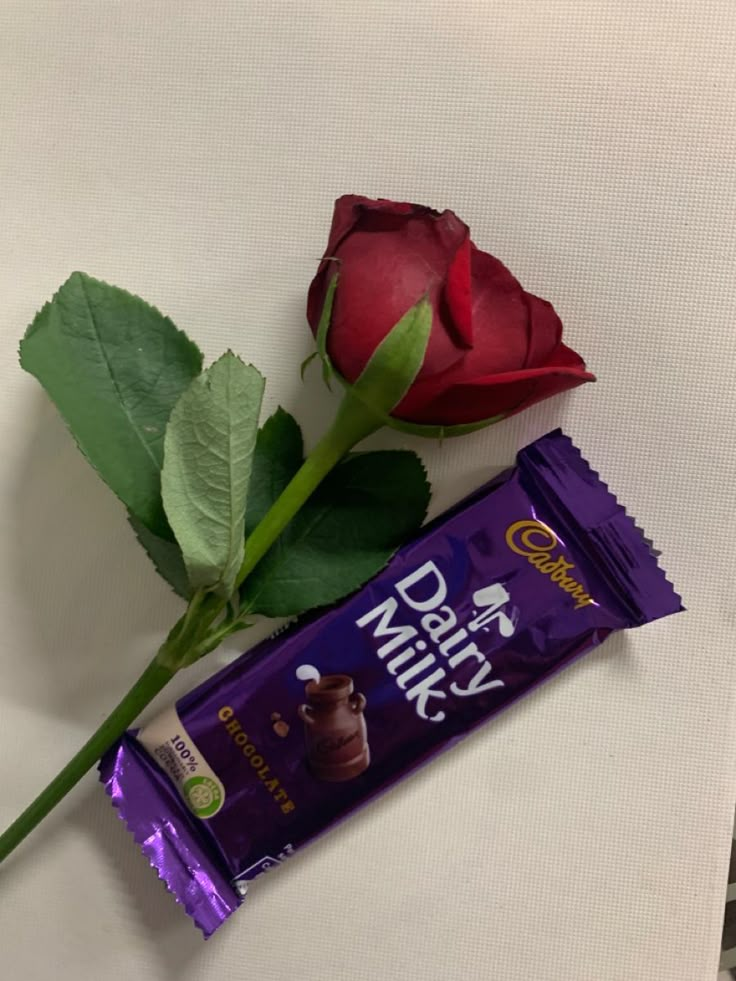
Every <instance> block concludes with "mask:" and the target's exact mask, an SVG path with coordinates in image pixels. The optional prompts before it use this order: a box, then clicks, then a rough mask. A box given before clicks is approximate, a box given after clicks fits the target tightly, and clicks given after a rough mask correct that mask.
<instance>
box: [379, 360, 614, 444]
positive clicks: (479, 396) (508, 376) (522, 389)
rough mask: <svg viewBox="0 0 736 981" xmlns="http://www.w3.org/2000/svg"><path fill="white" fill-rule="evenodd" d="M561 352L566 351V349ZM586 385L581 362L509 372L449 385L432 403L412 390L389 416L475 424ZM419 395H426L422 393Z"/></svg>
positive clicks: (588, 377)
mask: <svg viewBox="0 0 736 981" xmlns="http://www.w3.org/2000/svg"><path fill="white" fill-rule="evenodd" d="M563 346H564V345H561V347H563ZM565 350H566V351H569V348H566V349H565ZM570 353H572V354H574V352H570ZM575 357H576V358H577V355H575ZM587 381H595V376H594V375H592V374H590V372H588V371H585V368H584V366H583V363H582V361H580V362H579V364H575V365H569V366H568V365H563V364H559V365H549V366H546V367H543V368H528V369H523V370H521V371H509V372H505V373H503V374H499V375H491V376H489V377H487V378H476V379H474V380H473V381H472V382H463V383H460V384H457V385H453V386H452V387H450V388H447V389H445V390H444V391H443V392H441V393H440V394H437V395H436V396H435V397H434V398H432V399H427V398H426V397H425V398H423V399H422V398H421V397H420V398H417V397H416V396H417V393H416V392H415V391H414V390H412V392H410V393H409V395H408V396H407V397H406V398H405V399H403V400H402V402H401V403H400V404H399V405H398V406H397V407H396V410H395V411H394V413H392V414H393V415H395V416H396V418H397V419H405V420H406V421H407V422H418V423H425V424H427V425H434V426H437V425H447V426H449V425H457V424H460V423H469V422H478V421H480V420H482V419H488V418H491V417H492V416H495V415H499V414H502V415H513V414H514V413H516V412H521V410H522V409H525V408H527V407H528V406H530V405H533V404H534V403H535V402H540V401H542V399H546V398H549V397H550V396H552V395H557V394H558V393H559V392H564V391H567V390H568V389H570V388H575V387H576V386H577V385H582V384H583V383H584V382H587ZM422 394H424V395H426V392H425V393H422Z"/></svg>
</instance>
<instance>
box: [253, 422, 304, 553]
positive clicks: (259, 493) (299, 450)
mask: <svg viewBox="0 0 736 981" xmlns="http://www.w3.org/2000/svg"><path fill="white" fill-rule="evenodd" d="M303 461H304V447H303V443H302V432H301V429H300V428H299V424H298V422H297V421H296V419H295V418H294V417H293V416H292V415H289V413H288V412H285V411H284V410H283V409H281V408H278V409H277V410H276V412H274V414H273V415H272V416H271V417H270V418H268V419H267V420H266V422H265V423H264V424H263V426H262V427H261V430H260V432H259V433H258V438H257V440H256V449H255V453H254V454H253V470H252V473H251V478H250V487H249V488H248V507H247V510H246V513H245V534H246V537H247V536H248V535H249V534H250V533H251V531H253V529H254V528H255V526H256V525H257V524H258V523H259V522H260V520H261V518H262V517H263V516H264V514H265V513H266V511H268V509H269V508H270V507H271V505H272V504H273V502H274V501H275V500H276V498H277V497H278V496H279V495H280V494H281V491H282V490H283V489H284V488H285V487H286V485H287V484H288V483H289V481H290V480H291V478H292V477H293V476H294V474H295V473H296V472H297V470H298V469H299V467H300V466H301V465H302V463H303Z"/></svg>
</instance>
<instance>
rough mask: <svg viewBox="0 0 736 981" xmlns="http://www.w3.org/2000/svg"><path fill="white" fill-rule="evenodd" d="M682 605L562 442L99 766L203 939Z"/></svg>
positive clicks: (535, 452)
mask: <svg viewBox="0 0 736 981" xmlns="http://www.w3.org/2000/svg"><path fill="white" fill-rule="evenodd" d="M679 609H681V606H680V600H679V597H678V596H677V595H676V593H675V591H674V590H673V588H672V586H671V585H670V583H669V582H668V581H667V579H666V578H665V575H664V573H663V571H662V570H661V569H660V568H659V566H658V565H657V561H656V559H655V557H654V555H653V554H652V551H651V549H650V546H649V543H648V542H647V541H646V540H645V539H644V537H643V535H642V533H641V531H640V530H639V529H638V528H637V527H636V525H635V524H634V522H633V521H632V519H631V518H630V517H629V516H628V515H627V514H626V512H625V511H624V509H623V507H622V506H621V505H620V504H619V503H618V502H617V500H616V498H615V497H614V496H613V495H612V494H611V493H610V492H609V491H608V489H607V487H606V486H605V484H603V483H602V481H601V480H600V478H599V477H598V475H597V474H596V473H595V472H594V471H593V470H591V468H590V467H589V466H588V464H587V463H586V462H585V460H583V458H582V457H581V455H580V453H579V451H578V450H577V449H576V448H575V447H574V445H573V444H572V442H571V441H570V440H569V439H568V437H566V436H564V435H563V434H562V433H561V432H560V431H559V430H558V431H556V432H553V433H550V434H549V435H547V436H545V437H543V438H542V439H539V440H537V441H536V442H534V443H532V444H531V445H530V446H528V447H526V448H525V449H524V450H522V451H521V452H520V453H519V455H518V458H517V464H516V466H515V467H514V468H512V469H510V470H508V471H506V472H505V473H503V474H501V475H500V476H499V477H497V478H495V479H494V480H493V481H491V483H489V484H488V485H487V486H485V487H483V488H481V490H479V491H477V492H476V493H475V494H474V495H472V496H471V497H470V498H469V499H468V500H466V501H464V502H463V503H462V504H460V505H458V506H457V507H456V508H454V509H453V510H452V511H450V512H449V513H448V514H446V515H443V516H442V517H441V518H439V519H437V520H436V521H434V522H433V523H432V524H430V525H428V526H427V527H426V528H425V529H424V530H423V532H422V534H421V535H420V536H419V537H418V538H417V539H416V540H415V541H413V542H411V543H410V544H408V545H406V546H405V547H403V548H402V549H401V550H400V551H399V552H398V553H397V554H396V555H395V557H394V558H393V560H392V561H391V562H390V563H389V565H388V566H387V567H386V568H385V569H384V571H383V572H381V573H380V574H379V575H378V576H376V578H375V579H373V580H372V581H371V582H370V583H368V584H367V585H366V586H364V587H363V588H362V589H361V590H360V591H359V592H358V593H356V594H354V595H353V596H352V597H351V598H350V599H348V600H346V601H345V602H343V603H341V604H340V605H339V606H337V607H335V608H334V609H330V610H328V611H327V612H322V613H320V614H319V615H316V616H313V617H312V618H311V619H310V620H309V621H308V622H305V623H301V624H298V625H296V626H294V627H293V628H291V629H290V630H289V631H288V632H285V633H283V634H281V635H280V636H276V637H274V638H272V639H270V640H267V641H265V642H264V643H262V644H260V645H258V646H257V647H256V648H254V649H253V650H252V651H249V652H248V653H246V654H244V655H243V656H242V657H241V658H239V659H238V660H237V661H235V662H234V663H233V664H231V665H230V666H228V667H227V668H225V669H224V670H222V671H220V672H219V673H217V674H216V675H214V676H213V677H212V678H210V679H209V680H208V681H206V682H205V683H204V684H202V685H200V686H199V687H198V688H196V689H195V690H194V691H192V692H190V693H189V694H188V695H186V696H185V697H184V698H182V699H180V700H179V701H178V702H177V703H176V705H175V706H173V707H172V708H171V709H169V710H168V711H166V712H164V713H162V715H160V716H159V717H158V718H157V719H154V720H153V722H151V723H150V724H149V725H147V726H145V727H144V728H143V729H142V730H140V731H139V732H137V733H129V734H126V736H125V737H124V738H123V739H122V740H121V742H120V743H119V744H117V745H116V746H114V747H113V748H112V749H111V750H110V751H109V752H108V753H107V755H106V756H105V758H104V759H103V761H102V764H101V768H100V769H101V774H102V779H103V781H104V783H105V786H106V789H107V791H108V793H109V795H110V797H111V798H112V801H113V803H114V805H115V806H116V807H117V808H118V812H119V815H120V816H121V818H123V819H124V820H125V822H126V823H127V826H128V828H129V830H130V831H131V832H132V834H133V836H134V838H135V840H136V842H137V843H138V844H139V845H140V847H141V850H142V851H143V852H144V853H145V855H146V856H147V858H148V859H149V861H150V862H151V864H152V865H153V866H154V868H155V869H156V870H157V872H158V874H159V876H160V877H161V878H162V879H163V880H164V882H165V883H166V885H167V886H168V888H169V889H170V890H171V892H172V893H173V894H174V896H175V898H176V899H177V900H178V901H179V902H180V903H182V904H183V906H184V907H185V909H186V911H187V912H188V913H189V915H190V916H191V917H192V918H193V919H194V921H195V922H196V923H197V925H198V926H199V927H200V929H201V930H202V931H203V933H204V934H205V936H209V935H210V934H212V933H213V932H214V930H216V929H217V927H218V926H220V924H221V923H222V922H223V921H224V920H225V919H226V918H227V917H228V916H229V915H230V914H231V913H232V912H233V911H234V910H235V909H236V908H237V907H238V906H239V905H240V904H241V903H242V901H243V897H244V895H245V892H246V890H247V883H248V882H249V881H250V880H252V879H254V878H256V877H258V876H259V875H262V874H263V873H264V872H266V871H268V870H269V869H272V868H274V867H276V866H278V865H279V864H281V863H282V862H284V861H285V860H286V859H287V858H288V857H289V856H290V855H292V854H293V853H294V852H295V851H297V850H298V849H299V848H301V847H302V846H303V845H305V844H307V843H308V842H309V841H310V840H312V839H314V838H315V837H316V836H317V835H319V834H321V833H323V832H324V831H325V830H327V829H328V828H330V827H331V826H332V825H334V824H335V823H336V822H338V821H339V820H341V819H342V818H344V817H346V816H347V815H349V814H351V813H352V812H353V811H355V810H356V809H357V808H358V807H360V806H361V805H363V804H365V803H367V802H368V801H370V800H371V799H373V798H375V797H376V796H377V795H378V794H380V793H381V792H382V791H384V790H386V789H387V788H388V787H390V786H391V785H393V784H394V783H396V782H397V781H398V780H400V779H401V778H402V777H404V776H406V775H407V774H408V773H410V772H411V771H412V770H414V769H416V768H417V767H418V766H420V765H421V764H423V763H424V762H426V761H427V760H429V759H430V758H431V757H433V756H434V755H436V754H437V753H440V752H442V751H444V750H446V749H449V748H450V747H451V746H453V745H454V744H455V743H456V742H457V741H458V740H460V739H462V738H463V737H464V736H466V735H467V734H468V733H469V732H470V731H472V730H473V729H475V728H476V727H477V726H479V725H481V724H482V723H484V722H486V721H488V720H489V719H491V718H493V717H494V716H495V715H496V714H498V713H499V712H500V711H501V710H502V709H504V708H506V707H507V706H508V705H510V704H511V703H512V702H514V701H515V700H516V699H518V698H520V697H521V696H522V695H524V694H526V693H527V692H528V691H530V690H531V689H532V688H534V687H535V686H537V685H539V684H541V683H542V682H543V681H545V680H546V679H547V678H549V677H550V676H551V675H553V674H555V673H556V672H557V671H559V670H560V669H561V668H563V667H564V666H565V665H567V664H569V663H570V662H571V661H573V660H575V659H576V658H578V657H580V656H581V655H582V654H584V653H586V652H587V651H589V650H591V649H592V648H593V647H595V646H596V645H598V644H600V643H601V642H602V641H603V640H604V639H605V638H606V637H607V636H608V634H610V633H611V632H612V631H614V630H619V629H622V628H626V627H636V626H640V625H641V624H644V623H647V622H649V621H651V620H654V619H656V618H658V617H662V616H666V615H668V614H670V613H674V612H676V611H677V610H679Z"/></svg>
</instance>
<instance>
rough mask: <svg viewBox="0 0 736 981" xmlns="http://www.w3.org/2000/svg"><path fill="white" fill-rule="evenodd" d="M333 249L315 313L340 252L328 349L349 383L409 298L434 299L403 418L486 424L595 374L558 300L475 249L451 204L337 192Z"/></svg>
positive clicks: (314, 317)
mask: <svg viewBox="0 0 736 981" xmlns="http://www.w3.org/2000/svg"><path fill="white" fill-rule="evenodd" d="M325 255H326V257H327V258H326V259H325V260H324V261H323V262H322V263H321V264H320V267H319V270H318V272H317V275H316V276H315V278H314V280H313V281H312V284H311V286H310V288H309V299H308V304H307V317H308V320H309V324H310V326H311V328H312V330H313V331H315V332H316V330H317V324H318V322H319V317H320V313H321V311H322V306H323V303H324V298H325V293H326V289H327V284H328V282H329V279H330V276H331V274H332V269H334V268H335V267H334V266H331V263H330V260H331V259H337V260H339V265H338V266H337V270H338V272H339V283H338V288H337V291H336V293H335V300H334V306H333V309H332V318H331V321H330V328H329V332H328V335H327V350H328V354H329V356H330V359H331V360H332V362H333V364H334V366H335V367H336V369H337V370H338V371H339V372H340V374H341V375H342V376H343V377H344V378H345V379H346V380H347V381H349V382H353V381H355V380H356V379H357V377H358V375H359V374H360V372H361V371H362V370H363V368H364V367H365V364H366V362H367V361H368V359H369V358H370V356H371V355H372V354H373V351H374V350H375V349H376V347H377V345H378V344H379V343H380V341H381V340H382V339H383V338H384V337H385V335H386V334H387V333H388V332H389V331H390V330H391V328H392V327H393V326H394V324H395V323H396V322H397V321H398V320H399V319H400V318H401V317H402V316H403V315H404V314H405V313H406V312H407V310H409V308H410V307H412V306H413V305H414V304H415V303H416V302H417V301H418V300H419V299H421V297H422V296H423V295H425V294H426V295H428V297H429V299H430V302H431V303H432V307H433V311H434V313H433V322H432V332H431V335H430V339H429V344H428V347H427V353H426V357H425V359H424V363H423V365H422V369H421V371H420V373H419V375H418V377H417V379H416V381H415V382H414V384H413V385H412V386H411V388H410V389H409V391H408V392H407V394H406V395H405V396H404V398H403V399H402V401H401V402H400V403H399V404H398V405H397V406H396V408H395V409H394V411H393V412H392V415H393V416H394V417H395V418H396V419H397V420H404V421H406V422H409V423H419V424H425V425H427V424H428V425H433V426H452V425H466V424H469V423H471V424H472V423H479V422H481V421H483V420H486V419H489V418H491V417H494V416H499V415H501V416H507V415H511V414H512V413H514V412H520V411H521V410H522V409H525V408H526V407H527V406H529V405H532V404H533V403H534V402H539V401H540V400H541V399H545V398H548V397H549V396H550V395H556V394H557V393H558V392H564V391H566V390H567V389H569V388H574V387H575V386H576V385H580V384H581V383H582V382H585V381H594V376H593V375H591V374H590V373H589V372H587V371H586V370H585V362H584V361H583V360H582V358H580V357H579V356H578V355H577V354H576V353H575V352H574V351H572V350H571V349H570V348H569V347H566V346H565V345H564V344H563V343H562V340H561V338H562V323H561V322H560V319H559V317H558V316H557V314H556V313H555V311H554V308H553V307H552V305H551V304H550V303H548V302H547V301H546V300H542V299H540V298H539V297H537V296H533V295H532V294H531V293H527V292H526V291H525V290H524V289H523V288H522V287H521V285H520V284H519V282H518V281H517V280H516V279H515V278H514V277H513V276H512V275H511V273H510V272H509V270H508V269H507V268H506V267H505V266H504V265H503V263H501V262H499V260H498V259H495V258H494V257H493V256H492V255H489V254H488V253H487V252H481V251H480V249H478V248H476V247H475V245H474V244H473V242H472V241H471V239H470V232H469V230H468V227H467V225H465V224H463V222H462V221H460V219H459V218H458V217H457V215H455V214H453V212H452V211H443V212H442V213H441V214H440V213H439V212H438V211H433V210H432V209H431V208H427V207H424V206H423V205H418V204H400V203H397V202H394V201H385V200H380V199H379V200H377V201H373V200H371V199H370V198H364V197H359V196H357V195H353V194H347V195H345V196H344V197H341V198H338V200H337V201H336V202H335V212H334V215H333V219H332V228H331V230H330V238H329V242H328V244H327V249H326V252H325Z"/></svg>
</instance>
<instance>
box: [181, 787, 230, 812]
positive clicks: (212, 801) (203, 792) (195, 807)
mask: <svg viewBox="0 0 736 981" xmlns="http://www.w3.org/2000/svg"><path fill="white" fill-rule="evenodd" d="M182 791H183V792H184V796H185V798H186V801H187V804H189V807H190V809H191V810H192V811H193V812H194V814H196V816H197V817H198V818H209V817H212V815H213V814H217V812H218V811H219V810H220V805H221V804H222V791H221V790H220V788H219V787H218V786H217V784H216V783H215V781H214V780H212V779H211V778H210V777H190V778H189V780H187V781H186V783H185V784H184V786H183V787H182Z"/></svg>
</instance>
